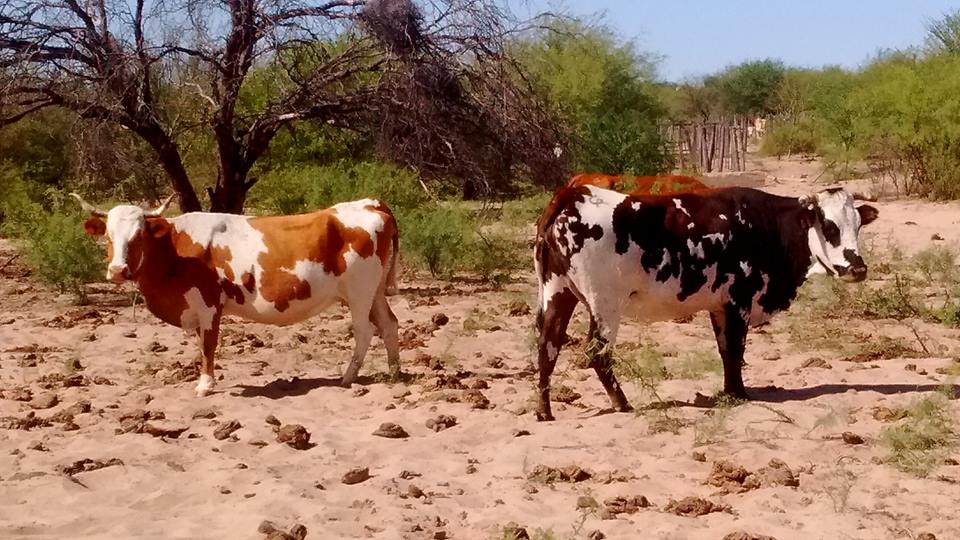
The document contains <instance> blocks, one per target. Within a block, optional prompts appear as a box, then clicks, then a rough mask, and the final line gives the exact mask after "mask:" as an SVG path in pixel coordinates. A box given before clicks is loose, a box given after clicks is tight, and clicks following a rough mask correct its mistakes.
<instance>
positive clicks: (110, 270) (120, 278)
mask: <svg viewBox="0 0 960 540" xmlns="http://www.w3.org/2000/svg"><path fill="white" fill-rule="evenodd" d="M132 277H133V275H132V274H131V273H130V267H129V266H127V265H123V266H109V267H107V279H108V280H110V281H112V282H114V283H123V282H124V281H127V280H129V279H131V278H132Z"/></svg>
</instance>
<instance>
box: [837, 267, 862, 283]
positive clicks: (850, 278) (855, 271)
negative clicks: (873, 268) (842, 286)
mask: <svg viewBox="0 0 960 540" xmlns="http://www.w3.org/2000/svg"><path fill="white" fill-rule="evenodd" d="M834 268H835V269H836V270H837V275H838V276H839V277H840V279H842V280H844V281H846V282H849V283H858V282H860V281H863V280H865V279H867V266H866V265H863V264H860V265H856V266H854V265H851V266H834Z"/></svg>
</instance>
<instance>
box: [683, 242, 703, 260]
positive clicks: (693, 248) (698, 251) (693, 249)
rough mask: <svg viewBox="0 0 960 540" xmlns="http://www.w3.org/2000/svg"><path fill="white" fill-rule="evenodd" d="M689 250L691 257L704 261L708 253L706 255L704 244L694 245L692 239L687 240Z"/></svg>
mask: <svg viewBox="0 0 960 540" xmlns="http://www.w3.org/2000/svg"><path fill="white" fill-rule="evenodd" d="M687 249H689V250H690V254H691V255H693V256H695V257H696V258H698V259H702V258H704V257H705V256H706V253H704V251H703V243H702V242H698V243H696V244H694V243H693V240H691V239H690V238H687Z"/></svg>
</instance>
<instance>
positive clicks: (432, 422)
mask: <svg viewBox="0 0 960 540" xmlns="http://www.w3.org/2000/svg"><path fill="white" fill-rule="evenodd" d="M455 425H457V417H455V416H452V415H449V414H441V415H439V416H436V417H434V418H430V419H429V420H427V429H432V430H434V431H443V430H445V429H447V428H451V427H453V426H455Z"/></svg>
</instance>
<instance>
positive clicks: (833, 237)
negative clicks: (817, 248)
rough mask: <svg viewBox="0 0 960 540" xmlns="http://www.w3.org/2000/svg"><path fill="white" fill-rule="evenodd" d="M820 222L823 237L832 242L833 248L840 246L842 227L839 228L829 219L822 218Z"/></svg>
mask: <svg viewBox="0 0 960 540" xmlns="http://www.w3.org/2000/svg"><path fill="white" fill-rule="evenodd" d="M822 216H823V214H821V220H820V230H822V231H823V237H824V238H825V239H826V240H827V242H830V245H831V246H833V247H839V246H840V227H837V224H836V223H834V222H833V221H830V220H829V219H827V218H825V217H822Z"/></svg>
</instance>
